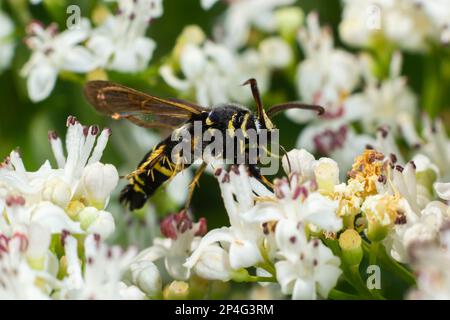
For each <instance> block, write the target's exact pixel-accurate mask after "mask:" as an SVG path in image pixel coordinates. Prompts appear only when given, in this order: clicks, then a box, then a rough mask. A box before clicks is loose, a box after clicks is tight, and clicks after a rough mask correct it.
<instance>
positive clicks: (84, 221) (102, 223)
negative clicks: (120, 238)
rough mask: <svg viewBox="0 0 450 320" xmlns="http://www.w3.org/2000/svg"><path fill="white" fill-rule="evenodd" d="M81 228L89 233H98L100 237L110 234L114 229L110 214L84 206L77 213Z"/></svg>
mask: <svg viewBox="0 0 450 320" xmlns="http://www.w3.org/2000/svg"><path fill="white" fill-rule="evenodd" d="M78 219H79V221H80V224H81V228H82V229H83V230H85V231H86V232H87V233H89V234H98V235H100V236H101V237H102V238H107V237H108V236H110V235H111V234H112V233H113V232H114V229H115V223H114V218H113V217H112V215H111V214H110V213H109V212H107V211H103V210H98V209H97V208H95V207H85V208H84V209H82V210H81V211H80V212H79V213H78Z"/></svg>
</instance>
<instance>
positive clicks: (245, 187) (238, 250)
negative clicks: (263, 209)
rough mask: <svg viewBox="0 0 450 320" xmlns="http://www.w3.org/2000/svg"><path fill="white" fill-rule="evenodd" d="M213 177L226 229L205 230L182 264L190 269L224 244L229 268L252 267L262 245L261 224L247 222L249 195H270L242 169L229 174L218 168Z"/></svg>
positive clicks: (250, 207)
mask: <svg viewBox="0 0 450 320" xmlns="http://www.w3.org/2000/svg"><path fill="white" fill-rule="evenodd" d="M217 178H218V180H219V183H220V189H221V193H222V198H223V200H224V204H225V208H226V210H227V213H228V217H229V219H230V226H229V227H222V228H220V229H214V230H211V231H209V232H208V233H207V234H206V235H205V236H204V237H203V238H202V239H201V240H200V243H199V244H198V247H197V249H196V250H195V251H194V252H193V253H192V255H191V256H190V257H189V258H188V259H187V261H186V263H185V264H184V265H185V266H186V267H188V268H193V267H194V266H195V265H196V264H197V263H199V261H201V260H202V256H203V255H204V254H211V245H213V244H215V243H222V244H224V245H225V244H226V248H227V251H228V256H229V265H230V266H231V268H232V269H234V270H237V269H240V268H248V267H251V266H255V265H257V264H258V263H259V262H262V256H261V254H260V251H259V245H261V244H262V241H263V236H264V234H263V230H262V227H261V224H260V223H259V222H257V221H256V222H254V221H252V220H251V218H252V217H253V216H254V215H255V211H254V210H256V208H255V206H254V197H255V196H254V193H253V192H255V193H257V194H259V195H260V196H267V195H270V192H269V191H268V190H267V189H265V187H264V186H263V185H262V184H260V183H259V182H258V181H256V180H254V179H253V178H250V177H249V176H248V173H247V171H246V169H245V167H244V166H239V167H233V170H232V171H231V172H230V173H227V172H224V170H221V169H219V170H218V172H217ZM212 250H216V249H212ZM216 257H218V258H225V257H226V255H224V254H223V253H220V254H219V255H218V256H216ZM217 265H218V266H221V268H223V267H224V266H226V265H227V263H226V262H224V261H222V262H219V263H218V264H217Z"/></svg>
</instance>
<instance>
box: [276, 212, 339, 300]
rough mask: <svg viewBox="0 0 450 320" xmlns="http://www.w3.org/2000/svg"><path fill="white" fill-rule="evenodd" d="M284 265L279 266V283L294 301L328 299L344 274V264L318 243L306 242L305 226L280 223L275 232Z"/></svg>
mask: <svg viewBox="0 0 450 320" xmlns="http://www.w3.org/2000/svg"><path fill="white" fill-rule="evenodd" d="M275 237H276V243H277V246H278V249H279V252H278V254H279V256H280V258H281V260H280V261H278V262H276V263H275V268H276V271H277V280H278V282H279V283H280V285H281V290H282V292H283V293H284V294H290V295H292V299H302V300H305V299H308V300H309V299H317V293H318V294H319V296H320V297H322V298H326V297H328V293H329V292H330V290H331V289H332V288H333V287H334V286H335V285H336V283H337V280H338V279H339V276H340V275H341V273H342V271H341V269H339V265H340V260H339V258H338V257H335V256H334V255H333V253H332V252H331V250H330V249H329V248H327V247H326V246H325V245H323V243H322V242H321V241H320V240H318V239H313V240H310V241H308V240H307V239H306V235H305V231H304V225H303V224H301V223H299V224H297V225H296V224H294V223H292V222H291V221H289V220H281V221H279V222H278V224H277V227H276V230H275Z"/></svg>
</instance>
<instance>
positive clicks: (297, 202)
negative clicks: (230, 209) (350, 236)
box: [248, 174, 342, 232]
mask: <svg viewBox="0 0 450 320" xmlns="http://www.w3.org/2000/svg"><path fill="white" fill-rule="evenodd" d="M274 191H275V195H276V199H274V201H270V200H269V201H261V202H258V203H257V204H256V206H255V209H254V210H252V213H251V215H250V216H249V218H248V219H249V220H250V219H251V220H253V221H260V222H267V221H279V220H283V219H287V220H289V221H291V223H293V224H296V223H298V222H302V223H304V224H307V223H310V224H312V225H314V227H315V228H319V229H320V230H323V231H330V232H337V231H339V230H340V229H341V228H342V220H341V219H340V218H339V217H338V216H337V207H338V202H337V201H335V200H332V199H329V198H327V197H325V196H323V195H321V194H320V193H318V192H315V191H312V192H311V191H310V190H308V189H307V188H306V187H305V185H301V184H300V180H299V178H298V176H297V175H295V174H294V175H292V176H291V177H290V179H289V180H287V179H286V178H283V179H282V180H277V181H275V190H274Z"/></svg>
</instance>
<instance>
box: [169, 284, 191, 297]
mask: <svg viewBox="0 0 450 320" xmlns="http://www.w3.org/2000/svg"><path fill="white" fill-rule="evenodd" d="M188 296H189V284H188V283H187V282H184V281H172V282H171V283H170V284H169V285H167V286H166V287H165V288H164V291H163V297H164V299H165V300H186V299H187V298H188Z"/></svg>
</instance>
